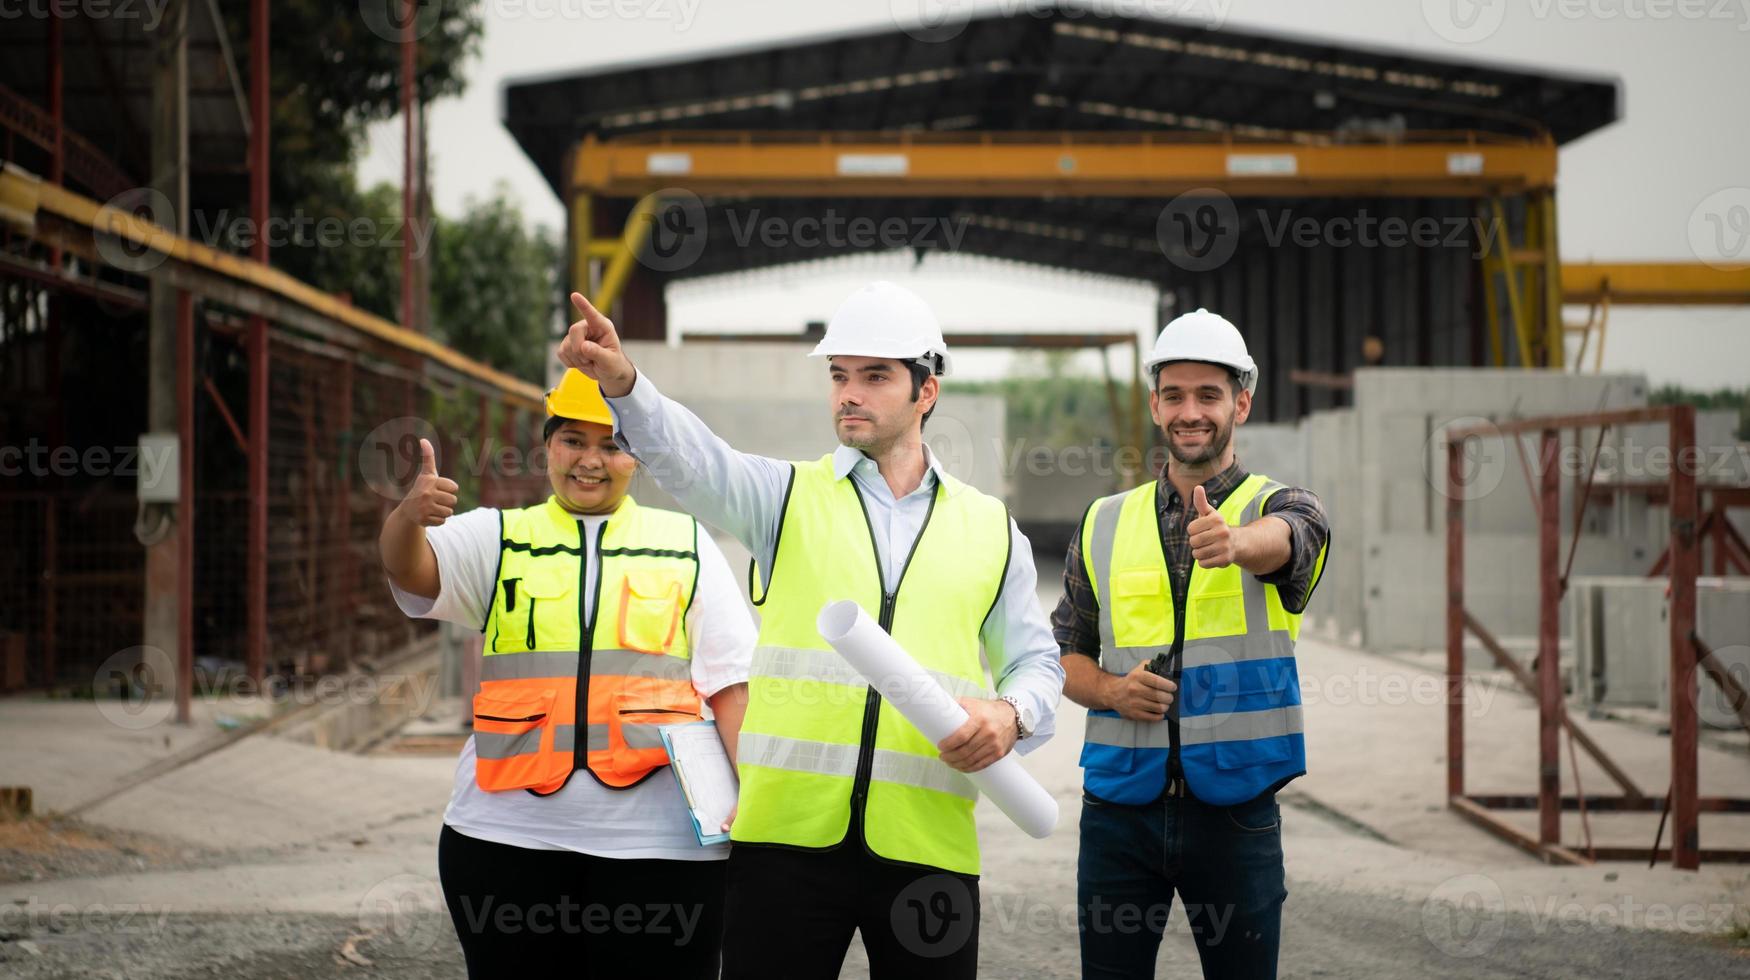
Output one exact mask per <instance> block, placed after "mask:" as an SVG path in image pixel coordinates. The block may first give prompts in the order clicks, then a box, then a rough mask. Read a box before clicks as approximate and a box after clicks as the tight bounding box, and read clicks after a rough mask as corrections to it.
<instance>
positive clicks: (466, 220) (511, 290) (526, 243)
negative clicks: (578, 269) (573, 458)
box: [431, 183, 561, 384]
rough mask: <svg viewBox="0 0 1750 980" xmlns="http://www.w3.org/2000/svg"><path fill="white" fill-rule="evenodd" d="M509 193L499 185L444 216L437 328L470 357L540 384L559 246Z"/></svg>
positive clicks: (434, 265) (434, 291) (435, 243)
mask: <svg viewBox="0 0 1750 980" xmlns="http://www.w3.org/2000/svg"><path fill="white" fill-rule="evenodd" d="M508 193H509V191H508V188H507V187H506V186H505V185H504V184H502V183H501V184H499V185H497V186H495V187H494V188H493V195H492V197H490V198H488V199H486V200H484V201H479V200H475V199H472V198H470V199H469V200H468V202H467V206H466V210H464V211H463V213H462V214H461V215H460V216H458V217H455V218H446V217H444V216H442V215H439V216H438V218H437V227H436V229H435V230H434V233H433V240H432V256H431V318H432V331H433V333H434V334H435V335H436V336H437V337H438V338H439V339H441V340H443V341H444V342H446V343H448V344H450V345H451V346H453V347H455V348H456V349H457V350H459V351H461V352H463V353H464V354H467V355H469V356H470V357H475V358H478V359H480V360H482V361H485V362H486V363H488V364H491V365H493V366H495V367H497V368H498V369H499V370H501V371H506V372H508V373H510V374H514V375H516V376H517V377H519V378H523V379H525V380H528V381H533V382H535V383H536V384H541V383H543V382H544V380H545V379H544V378H543V377H542V369H543V365H544V364H545V363H546V356H547V345H548V343H549V342H550V341H551V339H552V336H553V334H554V333H555V329H556V328H555V324H556V323H557V322H558V321H557V319H556V318H555V317H556V314H557V304H558V288H559V263H560V260H561V250H560V247H559V242H558V238H557V236H556V235H555V234H554V233H552V232H551V231H549V230H548V229H547V228H546V227H544V226H536V227H535V228H533V229H530V228H528V227H526V226H525V224H524V221H523V215H522V212H521V211H520V210H519V209H518V208H517V206H516V205H515V204H514V203H512V202H511V201H510V199H509V197H508Z"/></svg>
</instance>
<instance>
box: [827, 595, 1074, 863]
mask: <svg viewBox="0 0 1750 980" xmlns="http://www.w3.org/2000/svg"><path fill="white" fill-rule="evenodd" d="M815 626H816V627H817V628H818V629H819V630H820V635H821V636H822V637H824V638H825V639H826V642H828V643H830V644H832V647H833V649H834V650H837V651H838V652H839V654H840V655H841V656H843V657H844V658H845V660H847V661H849V663H850V665H851V667H852V668H854V669H855V670H856V671H857V673H859V674H862V675H863V678H864V679H865V680H867V681H868V682H869V686H870V687H873V688H874V689H875V690H877V691H879V692H880V693H881V696H882V697H884V698H886V699H887V701H888V703H889V704H891V705H893V706H894V707H895V708H897V709H898V710H899V713H900V714H902V715H904V716H905V719H906V720H907V721H909V722H911V723H912V724H913V725H916V726H917V729H918V731H920V732H922V733H923V734H924V737H925V738H927V739H929V740H930V741H931V742H932V743H934V742H940V741H941V740H942V739H944V738H947V737H948V736H949V735H951V734H953V733H954V730H955V729H957V728H959V727H960V726H961V725H963V724H965V723H966V717H967V715H966V709H965V708H962V707H961V706H960V703H959V702H957V701H955V700H954V698H953V697H952V696H951V695H950V694H949V693H948V692H947V691H945V690H943V688H942V685H941V684H938V683H937V682H936V679H935V678H934V677H931V676H930V675H929V672H928V671H926V670H924V669H923V668H922V667H920V666H918V662H917V661H916V660H913V659H912V657H911V654H909V653H907V652H905V648H904V647H901V646H900V645H899V644H898V642H896V641H895V640H894V639H893V637H891V636H888V635H887V633H886V631H885V630H883V629H882V628H881V626H880V624H878V623H876V622H875V620H873V619H871V618H869V614H868V612H866V611H865V610H864V609H863V607H862V606H859V605H857V604H856V603H855V602H852V601H851V600H849V599H846V600H843V601H840V602H829V603H827V604H826V605H825V606H823V607H821V610H820V616H819V617H818V618H817V619H816V620H815ZM966 778H967V779H969V780H971V781H972V785H973V786H975V787H977V788H978V791H979V792H980V793H983V794H984V795H986V796H988V797H990V800H991V802H992V803H995V804H996V805H997V808H998V809H1000V810H1002V811H1003V813H1004V814H1006V815H1007V816H1008V818H1009V819H1010V820H1013V821H1014V822H1015V826H1017V827H1020V828H1021V829H1022V830H1024V831H1026V832H1027V833H1028V834H1029V835H1031V836H1033V837H1041V838H1042V837H1047V836H1049V835H1050V834H1051V831H1052V829H1053V828H1055V827H1056V826H1057V799H1056V798H1055V797H1053V796H1052V795H1051V794H1050V793H1047V792H1046V791H1045V787H1043V786H1041V785H1039V781H1038V780H1036V779H1034V778H1033V774H1032V773H1029V772H1028V771H1027V770H1025V769H1023V768H1021V763H1020V762H1018V761H1016V759H1015V756H1014V754H1013V753H1010V754H1009V755H1005V756H1003V757H1002V758H1001V759H998V760H997V761H996V762H994V763H991V764H990V765H989V766H987V767H985V768H984V769H982V770H980V771H978V772H971V773H967V774H966Z"/></svg>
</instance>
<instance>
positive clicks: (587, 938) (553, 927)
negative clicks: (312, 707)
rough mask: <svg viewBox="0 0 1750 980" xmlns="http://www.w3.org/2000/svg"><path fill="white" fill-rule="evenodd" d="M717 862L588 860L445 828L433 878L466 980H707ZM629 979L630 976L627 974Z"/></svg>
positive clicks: (713, 972) (718, 929) (714, 949)
mask: <svg viewBox="0 0 1750 980" xmlns="http://www.w3.org/2000/svg"><path fill="white" fill-rule="evenodd" d="M724 874H725V871H724V862H722V861H657V860H619V859H614V858H600V857H594V856H591V855H588V854H578V853H575V852H572V851H536V850H530V849H528V848H522V847H511V846H509V845H505V844H494V843H492V842H490V841H483V840H479V839H476V838H473V837H469V836H467V835H466V834H462V833H459V832H457V831H456V830H453V829H452V828H450V827H448V826H445V827H444V829H443V833H442V834H440V835H439V837H438V878H439V880H440V881H441V882H442V884H443V889H444V901H445V902H446V903H447V904H448V905H449V907H450V921H451V922H452V923H454V924H455V927H456V936H457V938H459V939H460V940H461V941H462V955H463V956H464V957H465V958H466V959H467V961H468V976H469V978H470V980H490V978H494V977H516V978H518V980H526V978H527V977H529V976H538V975H541V974H538V973H532V972H531V968H537V967H543V966H546V967H552V968H553V969H554V970H555V971H556V972H554V973H552V974H550V976H553V977H614V978H616V980H621V978H624V977H626V976H652V977H663V978H665V980H666V978H670V977H677V978H682V977H697V978H701V980H709V978H714V977H716V976H717V967H718V956H719V950H720V949H721V946H722V939H723V883H724ZM631 971H636V972H631Z"/></svg>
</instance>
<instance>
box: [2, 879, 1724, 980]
mask: <svg viewBox="0 0 1750 980" xmlns="http://www.w3.org/2000/svg"><path fill="white" fill-rule="evenodd" d="M1289 887H1290V897H1289V903H1288V912H1287V922H1286V926H1285V934H1284V936H1285V937H1284V941H1283V951H1282V970H1281V975H1282V976H1283V977H1285V978H1286V977H1344V978H1367V977H1380V978H1405V977H1416V978H1446V977H1451V978H1461V977H1462V978H1471V977H1539V978H1551V980H1565V978H1574V980H1594V978H1615V977H1621V978H1624V980H1646V978H1649V977H1703V978H1708V980H1716V978H1717V980H1725V978H1731V977H1750V947H1746V946H1744V945H1741V944H1732V943H1730V942H1727V941H1724V940H1720V939H1699V938H1694V937H1686V936H1680V935H1671V934H1666V933H1657V932H1647V931H1639V930H1628V929H1620V930H1619V929H1609V928H1605V929H1598V930H1588V931H1586V932H1585V933H1584V935H1579V936H1577V935H1573V934H1572V933H1571V932H1566V931H1563V929H1562V927H1561V926H1559V925H1556V924H1552V923H1551V922H1548V921H1543V922H1539V921H1538V920H1536V919H1534V918H1532V917H1530V916H1525V915H1520V914H1508V915H1505V916H1502V917H1500V918H1497V919H1494V920H1489V921H1487V922H1484V923H1481V924H1472V926H1471V927H1461V928H1459V930H1458V931H1457V932H1456V933H1454V932H1450V931H1444V932H1443V931H1441V930H1439V929H1435V930H1430V929H1429V927H1428V923H1427V922H1426V921H1425V920H1424V912H1423V909H1422V907H1421V906H1419V905H1417V904H1413V903H1409V902H1403V901H1398V900H1394V899H1390V898H1381V897H1378V896H1371V895H1361V894H1354V893H1349V892H1344V891H1339V890H1332V889H1327V888H1322V887H1320V886H1303V885H1300V884H1298V883H1296V882H1294V881H1292V880H1291V881H1290V885H1289ZM989 908H990V906H989V905H988V904H987V915H988V914H990V913H989ZM1496 924H1498V925H1499V930H1498V932H1497V931H1495V925H1496ZM33 926H34V928H33V931H31V932H30V933H29V934H28V935H22V934H19V933H8V934H6V935H5V938H4V939H0V974H4V975H6V976H9V977H16V978H18V980H39V978H41V980H46V978H73V977H79V978H87V977H89V978H108V977H113V978H130V980H132V978H138V980H158V978H163V980H170V978H191V977H192V978H198V977H226V978H230V980H281V978H284V980H305V978H310V977H330V976H332V977H353V978H360V980H362V978H368V977H418V978H432V980H443V978H452V977H453V978H462V977H464V975H465V974H464V973H463V970H462V958H461V950H460V948H459V947H458V946H457V945H456V941H455V937H454V935H453V934H452V932H451V930H450V924H449V920H448V918H447V917H446V916H443V915H441V914H434V913H420V914H415V915H406V916H399V917H397V918H396V919H395V921H392V922H388V923H384V924H383V925H382V926H381V927H379V928H375V929H370V928H366V927H364V926H361V923H360V921H359V920H358V919H357V918H356V917H341V916H315V915H265V916H155V915H152V914H150V913H149V912H145V913H142V914H141V915H139V916H138V917H136V918H135V919H133V920H126V921H124V920H123V919H122V918H121V917H120V916H119V915H112V916H111V917H110V918H109V919H107V920H105V921H77V920H74V921H63V922H60V923H53V922H47V921H38V922H35V923H33ZM57 926H58V927H59V931H57V928H56V927H57ZM1430 932H1433V933H1435V934H1436V935H1437V937H1438V942H1437V941H1436V940H1433V939H1429V938H1428V935H1429V933H1430ZM982 938H983V942H982V944H981V945H982V949H981V953H980V969H979V974H980V975H981V976H987V977H1026V978H1056V977H1066V978H1068V977H1075V976H1077V975H1078V969H1077V959H1076V946H1075V934H1074V931H1073V929H1062V928H1058V929H1052V928H1045V929H1024V930H1001V929H995V930H991V929H987V931H986V932H985V934H984V936H983V937H982ZM1473 954H1474V955H1473ZM843 975H844V976H845V977H848V978H859V980H860V978H864V977H867V976H868V971H867V966H866V965H865V963H864V961H863V959H862V956H861V950H860V949H857V948H855V947H853V951H852V955H851V956H850V957H849V958H848V959H847V962H846V968H845V971H844V974H843ZM1158 975H1160V976H1172V977H1187V976H1197V975H1198V967H1197V959H1196V953H1195V952H1194V950H1193V949H1192V947H1191V943H1190V939H1189V937H1188V935H1187V934H1186V932H1185V929H1184V924H1183V920H1182V919H1175V921H1174V923H1173V925H1172V926H1171V927H1170V928H1169V932H1168V936H1167V939H1166V941H1165V942H1164V943H1163V946H1162V951H1161V957H1160V961H1159V970H1158Z"/></svg>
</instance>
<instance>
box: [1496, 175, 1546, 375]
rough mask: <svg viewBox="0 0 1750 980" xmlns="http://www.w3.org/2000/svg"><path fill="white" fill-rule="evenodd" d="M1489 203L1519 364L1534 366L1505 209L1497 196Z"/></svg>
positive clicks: (1533, 356)
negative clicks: (1492, 210) (1497, 231)
mask: <svg viewBox="0 0 1750 980" xmlns="http://www.w3.org/2000/svg"><path fill="white" fill-rule="evenodd" d="M1489 203H1490V205H1491V206H1492V207H1493V208H1494V215H1495V223H1496V227H1498V228H1499V229H1500V233H1499V234H1498V235H1497V236H1496V239H1495V241H1496V245H1497V247H1498V248H1499V255H1498V258H1497V261H1498V262H1499V263H1500V268H1501V278H1502V279H1504V280H1506V282H1507V315H1508V316H1509V317H1511V318H1512V320H1513V334H1514V336H1515V337H1517V338H1518V340H1519V366H1520V367H1536V366H1537V360H1536V356H1535V355H1534V354H1533V353H1532V350H1531V335H1530V333H1529V332H1528V331H1527V330H1526V323H1525V308H1524V304H1522V303H1521V302H1520V301H1519V269H1518V267H1517V266H1516V265H1514V263H1513V235H1512V232H1511V230H1510V228H1509V226H1508V224H1507V210H1506V209H1505V208H1503V207H1502V206H1501V199H1500V198H1498V197H1496V198H1490V199H1489ZM1503 243H1504V244H1503Z"/></svg>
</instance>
